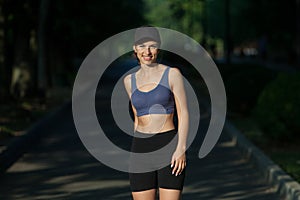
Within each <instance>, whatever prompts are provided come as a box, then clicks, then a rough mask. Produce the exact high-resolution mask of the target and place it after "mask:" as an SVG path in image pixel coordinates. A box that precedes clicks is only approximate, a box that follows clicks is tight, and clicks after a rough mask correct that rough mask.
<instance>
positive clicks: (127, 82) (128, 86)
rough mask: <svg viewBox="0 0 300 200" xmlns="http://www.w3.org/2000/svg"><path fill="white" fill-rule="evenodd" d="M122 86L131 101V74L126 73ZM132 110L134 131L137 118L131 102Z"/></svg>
mask: <svg viewBox="0 0 300 200" xmlns="http://www.w3.org/2000/svg"><path fill="white" fill-rule="evenodd" d="M123 82H124V86H125V89H126V92H127V94H128V97H129V100H130V101H131V75H130V74H129V75H127V76H126V77H125V78H124V80H123ZM131 107H132V111H133V116H134V132H135V131H136V128H137V125H138V120H137V115H136V109H135V108H134V106H133V105H132V104H131Z"/></svg>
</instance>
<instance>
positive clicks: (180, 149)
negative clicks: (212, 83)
mask: <svg viewBox="0 0 300 200" xmlns="http://www.w3.org/2000/svg"><path fill="white" fill-rule="evenodd" d="M160 44H161V40H160V36H159V32H158V30H157V29H156V28H155V27H141V28H138V29H137V30H136V32H135V43H134V45H133V50H134V52H135V55H136V57H137V59H138V61H139V64H140V66H139V67H140V68H139V69H138V71H137V72H135V73H132V74H129V75H127V76H126V77H125V78H124V85H125V88H126V91H127V93H128V96H129V99H130V101H131V102H132V110H133V113H134V138H133V141H132V147H131V152H134V153H149V152H154V153H155V151H156V150H158V149H160V148H162V147H164V146H166V145H167V144H169V143H170V141H171V140H173V139H174V138H175V141H176V142H175V143H174V145H173V146H172V147H171V148H169V151H168V152H167V153H166V154H157V155H155V158H156V159H157V160H164V159H167V160H168V162H169V163H170V166H169V165H168V166H156V165H154V163H153V162H151V160H150V159H148V160H145V159H138V158H136V157H134V156H133V157H132V159H131V161H130V162H131V163H130V166H131V167H132V168H136V167H137V166H143V165H144V166H145V165H147V167H149V166H151V169H153V170H152V171H150V172H143V173H140V172H139V171H143V169H138V170H137V172H136V173H135V171H134V170H133V172H131V173H130V174H129V178H130V185H131V189H132V196H133V198H134V199H135V200H138V199H153V200H154V199H155V196H156V192H157V189H159V195H160V199H162V200H163V199H180V196H181V191H182V188H183V183H184V177H185V167H186V156H185V151H186V140H187V133H188V124H189V117H188V116H189V115H188V109H187V103H186V94H185V89H184V84H183V77H182V75H181V73H180V71H179V70H178V69H177V68H175V67H172V68H171V67H169V66H165V65H163V64H160V63H158V62H157V56H158V54H159V47H160ZM175 107H176V110H177V118H178V127H175V125H174V122H173V118H174V113H175V112H174V111H175Z"/></svg>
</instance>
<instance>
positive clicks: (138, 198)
mask: <svg viewBox="0 0 300 200" xmlns="http://www.w3.org/2000/svg"><path fill="white" fill-rule="evenodd" d="M155 196H156V189H150V190H144V191H140V192H132V197H133V199H134V200H155Z"/></svg>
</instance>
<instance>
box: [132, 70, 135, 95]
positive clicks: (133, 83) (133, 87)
mask: <svg viewBox="0 0 300 200" xmlns="http://www.w3.org/2000/svg"><path fill="white" fill-rule="evenodd" d="M135 90H136V80H135V73H133V74H131V94H133V92H134V91H135Z"/></svg>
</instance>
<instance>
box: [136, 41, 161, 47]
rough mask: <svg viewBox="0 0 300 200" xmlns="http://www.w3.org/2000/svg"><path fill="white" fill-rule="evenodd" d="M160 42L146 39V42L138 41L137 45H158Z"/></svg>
mask: <svg viewBox="0 0 300 200" xmlns="http://www.w3.org/2000/svg"><path fill="white" fill-rule="evenodd" d="M157 44H158V43H157V42H156V41H146V42H141V43H138V44H136V45H147V46H150V45H157Z"/></svg>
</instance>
